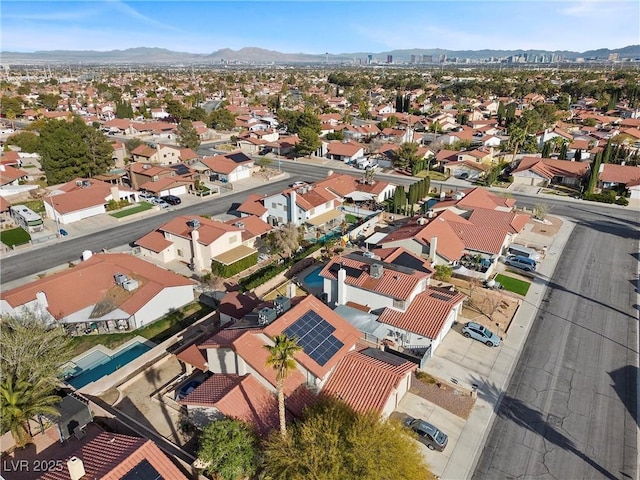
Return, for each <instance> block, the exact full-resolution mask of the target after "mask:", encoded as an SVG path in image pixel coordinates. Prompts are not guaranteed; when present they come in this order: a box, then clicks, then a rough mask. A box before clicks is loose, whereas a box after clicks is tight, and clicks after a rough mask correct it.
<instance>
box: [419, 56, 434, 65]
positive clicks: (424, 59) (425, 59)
mask: <svg viewBox="0 0 640 480" xmlns="http://www.w3.org/2000/svg"><path fill="white" fill-rule="evenodd" d="M422 63H433V55H422Z"/></svg>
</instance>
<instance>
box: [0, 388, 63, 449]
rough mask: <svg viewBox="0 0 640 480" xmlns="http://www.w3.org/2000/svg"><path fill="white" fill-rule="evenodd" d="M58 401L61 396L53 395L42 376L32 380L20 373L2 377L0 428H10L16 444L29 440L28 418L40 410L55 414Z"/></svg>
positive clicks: (21, 445)
mask: <svg viewBox="0 0 640 480" xmlns="http://www.w3.org/2000/svg"><path fill="white" fill-rule="evenodd" d="M59 401H60V397H58V396H57V395H53V391H52V389H51V386H50V385H48V384H47V383H46V381H44V380H36V381H35V383H34V382H31V381H28V380H25V379H21V378H20V377H14V376H7V377H4V378H3V381H2V384H0V414H1V415H2V420H1V421H2V431H3V432H4V431H10V432H11V435H12V436H13V439H14V440H15V442H16V445H17V446H18V447H23V446H25V445H26V444H28V443H31V439H32V437H31V429H30V428H29V420H30V419H32V418H34V417H35V416H37V415H40V414H50V415H53V416H55V415H57V414H58V410H57V409H56V408H55V407H54V405H56V404H57V403H58V402H59Z"/></svg>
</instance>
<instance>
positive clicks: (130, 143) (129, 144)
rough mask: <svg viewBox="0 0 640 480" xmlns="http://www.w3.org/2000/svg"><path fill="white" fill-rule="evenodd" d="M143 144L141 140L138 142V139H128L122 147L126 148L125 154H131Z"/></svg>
mask: <svg viewBox="0 0 640 480" xmlns="http://www.w3.org/2000/svg"><path fill="white" fill-rule="evenodd" d="M142 144H144V142H143V141H142V140H140V139H139V138H135V137H134V138H130V139H129V140H127V141H126V142H125V143H124V146H125V147H126V148H127V152H129V153H131V152H132V151H134V150H135V149H136V148H138V147H139V146H140V145H142Z"/></svg>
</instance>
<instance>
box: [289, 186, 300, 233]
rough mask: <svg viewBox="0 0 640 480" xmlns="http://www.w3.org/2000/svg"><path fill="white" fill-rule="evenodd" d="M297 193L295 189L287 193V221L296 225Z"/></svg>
mask: <svg viewBox="0 0 640 480" xmlns="http://www.w3.org/2000/svg"><path fill="white" fill-rule="evenodd" d="M297 201H298V195H297V193H296V191H295V190H291V193H290V194H289V202H290V203H289V223H290V224H291V225H294V226H296V227H297V226H298V205H297V204H296V203H297Z"/></svg>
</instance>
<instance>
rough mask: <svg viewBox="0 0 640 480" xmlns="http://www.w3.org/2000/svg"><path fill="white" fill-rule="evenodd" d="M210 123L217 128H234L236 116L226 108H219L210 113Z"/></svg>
mask: <svg viewBox="0 0 640 480" xmlns="http://www.w3.org/2000/svg"><path fill="white" fill-rule="evenodd" d="M209 124H210V125H211V128H214V129H216V130H233V128H234V127H235V126H236V116H235V115H234V114H233V113H231V112H230V111H229V110H227V109H226V108H219V109H217V110H213V111H212V112H211V113H210V114H209Z"/></svg>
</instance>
